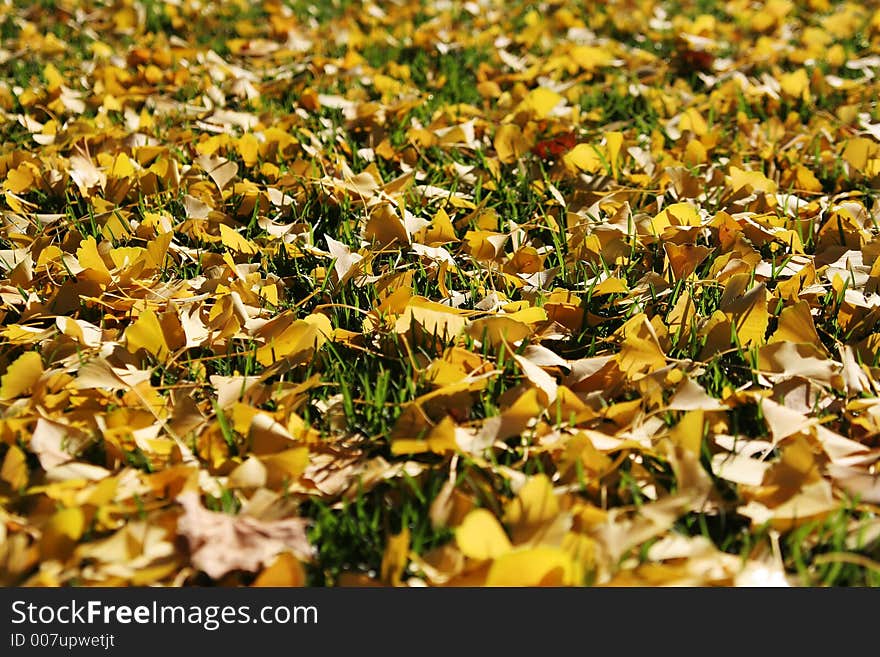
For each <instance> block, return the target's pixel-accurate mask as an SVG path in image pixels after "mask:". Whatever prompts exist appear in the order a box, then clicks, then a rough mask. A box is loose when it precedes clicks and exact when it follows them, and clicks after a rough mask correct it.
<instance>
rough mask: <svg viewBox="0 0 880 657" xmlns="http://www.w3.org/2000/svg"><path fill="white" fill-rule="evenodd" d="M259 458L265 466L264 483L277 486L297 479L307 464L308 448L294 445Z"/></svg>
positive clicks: (272, 486)
mask: <svg viewBox="0 0 880 657" xmlns="http://www.w3.org/2000/svg"><path fill="white" fill-rule="evenodd" d="M260 460H261V461H262V462H263V465H265V466H266V485H267V486H268V487H269V488H277V487H279V486H282V485H284V484H285V483H290V482H294V481H296V480H297V479H299V477H300V475H301V474H302V473H303V472H304V471H305V469H306V467H308V465H309V449H308V447H294V448H293V449H286V450H284V451H283V452H278V453H277V454H271V455H269V456H261V457H260Z"/></svg>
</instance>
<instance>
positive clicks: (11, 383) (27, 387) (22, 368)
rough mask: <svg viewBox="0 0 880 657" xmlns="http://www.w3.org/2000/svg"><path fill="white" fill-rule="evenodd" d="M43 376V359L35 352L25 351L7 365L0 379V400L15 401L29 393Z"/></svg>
mask: <svg viewBox="0 0 880 657" xmlns="http://www.w3.org/2000/svg"><path fill="white" fill-rule="evenodd" d="M42 375H43V359H42V358H41V357H40V354H38V353H37V352H36V351H26V352H24V353H23V354H22V355H21V356H19V357H18V358H16V359H15V361H14V362H13V363H12V364H10V365H9V367H8V368H7V370H6V374H4V375H3V376H2V377H0V399H15V398H16V397H20V396H21V395H23V394H26V393H28V392H30V391H31V389H32V388H33V386H34V384H35V383H36V382H37V381H39V380H40V377H41V376H42Z"/></svg>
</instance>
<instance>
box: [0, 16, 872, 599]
mask: <svg viewBox="0 0 880 657" xmlns="http://www.w3.org/2000/svg"><path fill="white" fill-rule="evenodd" d="M0 30H2V35H3V39H2V47H0V67H2V69H3V76H2V79H0V130H2V132H3V140H2V147H0V178H2V181H3V182H2V206H3V207H2V226H0V277H2V280H0V317H2V327H0V514H2V518H0V519H2V522H0V582H2V583H3V584H5V585H29V586H58V585H87V586H88V585H96V586H108V585H109V586H121V585H146V584H150V585H168V586H181V585H204V584H220V585H232V586H236V585H254V586H266V585H268V586H273V585H274V586H278V585H281V586H293V585H303V584H313V585H315V584H335V585H338V584H343V585H345V584H357V585H365V584H377V585H395V586H396V585H409V586H424V585H437V586H440V585H489V586H496V585H521V586H522V585H525V586H533V585H583V584H595V585H612V586H616V585H643V586H644V585H647V586H654V585H721V586H739V585H743V586H755V585H757V586H775V585H783V586H785V585H820V584H837V585H841V584H843V585H845V584H856V585H865V584H877V583H880V565H878V563H880V520H878V507H877V504H880V484H878V483H877V477H878V474H880V473H878V470H877V468H878V458H880V443H878V438H877V437H878V435H880V402H878V394H880V387H878V379H880V368H878V360H880V359H878V354H880V351H878V350H880V331H878V329H877V326H878V319H880V295H878V292H880V289H878V287H880V259H878V256H880V231H878V224H877V220H878V212H880V206H878V204H877V201H876V198H875V196H876V189H877V185H878V181H880V110H878V107H877V106H876V102H875V96H876V93H877V91H878V88H877V85H878V82H877V73H878V69H880V57H878V53H880V12H878V11H876V10H873V9H871V8H869V7H864V6H862V5H859V4H856V3H851V2H831V1H828V0H811V1H810V2H808V3H801V4H798V3H792V2H788V1H787V0H772V1H771V2H768V3H762V4H760V5H759V4H755V3H749V2H740V1H739V0H730V1H728V2H717V3H692V2H681V3H671V2H662V1H659V0H638V1H635V2H631V1H626V2H623V1H621V2H617V1H614V2H608V3H587V5H583V4H575V3H564V2H557V3H544V4H541V5H538V6H530V5H529V4H528V3H514V4H513V5H510V4H509V3H501V2H496V1H495V0H481V1H480V2H468V3H440V2H438V3H428V4H424V3H412V2H405V1H404V2H398V3H391V4H387V5H380V4H374V3H371V2H352V3H329V4H325V5H320V4H315V5H308V4H305V3H296V2H293V3H288V2H279V1H278V0H267V1H266V2H261V3H252V4H248V3H233V4H227V3H219V4H216V5H210V6H202V5H201V4H199V3H190V2H180V3H167V4H162V3H158V4H157V3H147V2H140V1H139V0H133V1H131V2H101V1H95V2H82V3H80V2H73V1H70V2H60V3H56V4H55V5H53V6H52V7H51V8H50V7H49V6H48V5H45V4H40V3H38V4H35V5H34V4H32V3H11V4H7V5H4V6H3V7H2V8H0ZM24 53H27V56H26V57H25V56H24Z"/></svg>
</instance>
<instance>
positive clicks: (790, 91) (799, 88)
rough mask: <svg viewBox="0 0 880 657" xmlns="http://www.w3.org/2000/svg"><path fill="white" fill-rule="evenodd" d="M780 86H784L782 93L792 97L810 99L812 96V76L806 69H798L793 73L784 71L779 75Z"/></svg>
mask: <svg viewBox="0 0 880 657" xmlns="http://www.w3.org/2000/svg"><path fill="white" fill-rule="evenodd" d="M779 86H780V87H782V93H784V94H785V95H786V96H790V97H792V98H799V99H802V100H809V98H810V78H809V76H807V72H806V70H804V69H802V68H801V69H798V70H797V71H794V72H793V73H783V74H782V75H780V76H779Z"/></svg>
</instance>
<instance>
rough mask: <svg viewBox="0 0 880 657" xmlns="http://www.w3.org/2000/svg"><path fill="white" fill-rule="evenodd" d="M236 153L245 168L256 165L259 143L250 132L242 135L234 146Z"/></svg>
mask: <svg viewBox="0 0 880 657" xmlns="http://www.w3.org/2000/svg"><path fill="white" fill-rule="evenodd" d="M236 146H237V148H238V153H239V155H241V159H242V161H243V162H244V165H245V166H246V167H253V166H256V164H257V159H258V157H259V149H260V142H258V141H257V138H256V137H255V136H254V134H253V133H252V132H246V133H244V134H243V135H242V136H241V137H240V138H239V140H238V143H237V144H236Z"/></svg>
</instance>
